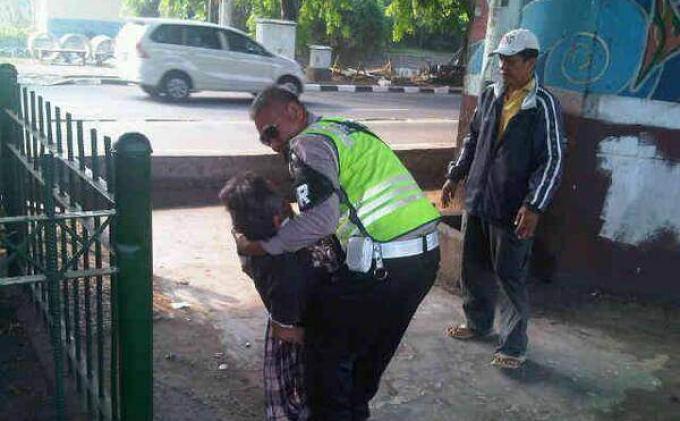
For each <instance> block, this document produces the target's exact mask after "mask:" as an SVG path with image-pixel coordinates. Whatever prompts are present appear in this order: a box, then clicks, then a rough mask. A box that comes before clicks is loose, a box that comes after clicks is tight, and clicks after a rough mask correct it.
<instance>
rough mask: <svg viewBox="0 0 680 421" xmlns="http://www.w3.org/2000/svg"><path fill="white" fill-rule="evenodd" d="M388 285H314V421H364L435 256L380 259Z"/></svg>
mask: <svg viewBox="0 0 680 421" xmlns="http://www.w3.org/2000/svg"><path fill="white" fill-rule="evenodd" d="M385 267H386V269H387V272H388V276H387V279H385V280H377V279H375V278H374V277H373V276H372V274H358V273H353V272H349V271H346V272H345V273H344V274H343V276H341V277H340V279H337V280H335V281H333V282H330V283H327V284H324V285H321V286H319V287H318V288H317V289H316V293H315V296H314V297H313V299H312V300H310V313H309V317H308V320H309V321H308V322H307V324H306V334H305V342H306V349H307V352H306V359H305V387H306V389H307V391H308V400H309V403H310V407H311V412H312V419H313V420H324V421H335V420H364V419H367V418H368V417H369V415H370V413H369V409H368V402H369V401H370V400H371V399H372V398H373V396H375V394H376V392H377V391H378V386H379V384H380V377H381V376H382V374H383V372H384V371H385V368H387V365H388V363H389V362H390V360H391V359H392V356H393V355H394V352H395V351H396V350H397V347H398V346H399V343H400V341H401V338H402V337H403V335H404V332H405V331H406V328H407V327H408V325H409V323H410V321H411V318H412V317H413V314H414V313H415V312H416V310H417V308H418V306H419V305H420V303H421V301H422V300H423V298H425V295H426V294H427V292H428V291H429V290H430V288H431V287H432V284H433V283H434V280H435V278H436V275H437V271H438V269H439V249H438V248H437V249H435V250H432V251H429V252H427V253H425V254H422V255H420V256H413V257H406V258H399V259H389V260H385Z"/></svg>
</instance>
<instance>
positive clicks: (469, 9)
mask: <svg viewBox="0 0 680 421" xmlns="http://www.w3.org/2000/svg"><path fill="white" fill-rule="evenodd" d="M475 3H476V1H475V0H465V6H464V7H465V12H466V14H467V16H468V23H467V27H466V28H465V35H464V36H463V47H462V48H463V50H462V51H461V57H460V59H459V64H461V65H463V66H467V64H468V59H469V57H468V47H469V46H470V34H471V33H472V24H473V23H474V21H475Z"/></svg>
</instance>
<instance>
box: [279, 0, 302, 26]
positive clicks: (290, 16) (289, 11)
mask: <svg viewBox="0 0 680 421" xmlns="http://www.w3.org/2000/svg"><path fill="white" fill-rule="evenodd" d="M299 11H300V2H299V0H281V19H283V20H290V21H293V22H295V21H297V18H298V12H299Z"/></svg>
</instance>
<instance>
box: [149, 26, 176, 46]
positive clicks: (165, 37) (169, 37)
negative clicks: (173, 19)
mask: <svg viewBox="0 0 680 421" xmlns="http://www.w3.org/2000/svg"><path fill="white" fill-rule="evenodd" d="M182 28H183V27H182V25H161V26H159V27H158V28H156V30H155V31H153V34H151V40H152V41H155V42H158V43H161V44H175V45H182Z"/></svg>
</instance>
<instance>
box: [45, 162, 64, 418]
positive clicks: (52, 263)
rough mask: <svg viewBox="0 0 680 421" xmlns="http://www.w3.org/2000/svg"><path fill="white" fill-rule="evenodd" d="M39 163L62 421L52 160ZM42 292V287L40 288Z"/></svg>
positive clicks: (52, 336)
mask: <svg viewBox="0 0 680 421" xmlns="http://www.w3.org/2000/svg"><path fill="white" fill-rule="evenodd" d="M41 160H42V175H43V180H44V181H45V186H44V202H43V203H44V205H45V214H46V215H47V217H48V220H47V221H46V223H45V241H46V242H47V247H46V251H47V256H46V259H45V263H46V265H45V276H46V277H47V288H48V293H49V295H48V300H49V301H48V303H49V305H48V308H49V314H50V316H49V318H48V321H49V326H50V339H51V342H52V357H53V359H54V373H55V375H54V381H55V383H56V384H55V405H56V411H57V420H60V421H61V420H64V419H65V414H64V360H63V359H64V356H63V355H64V354H63V349H62V342H61V303H60V302H59V287H60V285H61V274H60V273H59V257H58V255H57V222H56V221H55V219H54V216H55V209H54V198H53V196H52V195H53V194H54V186H55V183H54V158H53V156H52V155H51V154H45V155H43V156H42V158H41ZM43 288H44V287H43Z"/></svg>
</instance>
